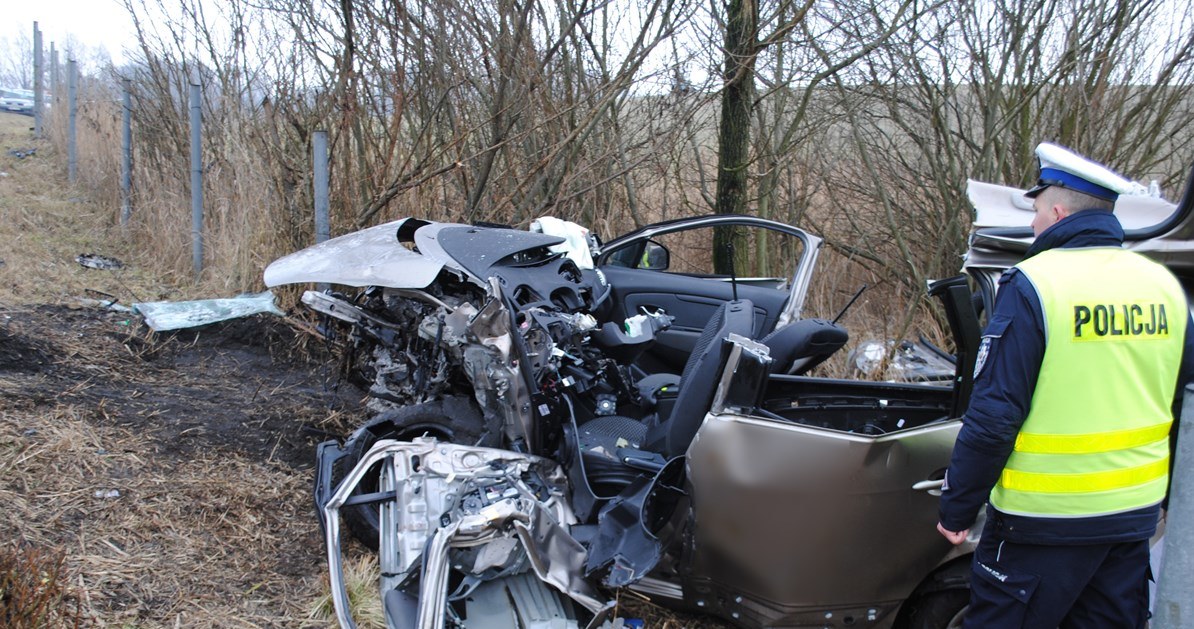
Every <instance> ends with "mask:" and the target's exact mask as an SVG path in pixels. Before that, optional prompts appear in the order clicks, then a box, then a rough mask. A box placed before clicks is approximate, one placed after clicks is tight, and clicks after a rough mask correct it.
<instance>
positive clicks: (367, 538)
mask: <svg viewBox="0 0 1194 629" xmlns="http://www.w3.org/2000/svg"><path fill="white" fill-rule="evenodd" d="M497 424H498V420H497V418H493V420H492V421H487V418H486V417H485V415H484V414H482V412H481V411H480V410H479V409H478V408H477V406H476V404H474V403H473V402H472V401H471V400H468V399H465V398H459V397H452V398H446V399H443V400H436V401H432V402H425V403H423V404H415V405H411V406H403V407H401V408H396V409H394V410H391V411H386V412H384V413H382V414H380V415H378V416H377V417H375V418H374V419H373V420H371V421H370V422H369V423H368V424H365V425H364V426H362V427H360V428H358V429H357V430H356V431H355V432H353V433H352V435H350V436H349V438H348V440H347V441H345V442H344V449H345V450H347V451H348V454H347V456H346V457H345V458H344V459H342V460H341V461H340V463H339V465H338V469H337V473H336V475H335V477H334V478H333V482H334V484H335V485H338V484H339V483H340V481H341V480H342V479H343V478H344V477H345V476H347V475H348V472H350V471H351V470H352V468H354V467H356V464H357V463H358V462H359V461H360V460H361V458H363V457H364V456H365V454H366V453H368V452H369V449H370V448H372V447H373V445H374V444H376V443H377V442H378V441H380V440H382V439H397V440H400V441H410V440H411V439H414V438H415V437H422V436H424V435H427V436H432V437H435V438H436V439H439V440H440V441H449V442H452V443H457V444H461V445H476V446H484V447H490V448H493V447H497V446H499V445H500V443H501V427H500V425H497ZM379 472H380V467H378V468H375V469H373V470H370V472H369V474H366V475H365V477H364V478H363V479H362V480H361V482H360V484H358V485H357V487H356V489H355V490H354V491H353V492H352V493H353V495H354V496H355V495H361V494H368V493H373V492H376V491H377V477H378V474H379ZM340 514H341V516H342V517H343V519H344V523H345V525H346V527H347V528H348V532H349V534H350V535H352V537H353V538H355V539H356V540H357V541H358V542H360V543H362V544H364V545H365V546H366V547H367V548H369V549H371V550H377V536H378V509H377V505H376V504H361V505H353V506H349V507H344V508H343V509H341V511H340Z"/></svg>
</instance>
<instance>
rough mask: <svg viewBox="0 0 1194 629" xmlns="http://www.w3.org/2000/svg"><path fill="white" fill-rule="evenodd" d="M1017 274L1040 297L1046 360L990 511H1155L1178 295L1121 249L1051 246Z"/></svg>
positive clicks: (1157, 270)
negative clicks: (995, 509)
mask: <svg viewBox="0 0 1194 629" xmlns="http://www.w3.org/2000/svg"><path fill="white" fill-rule="evenodd" d="M1016 266H1017V267H1018V268H1019V269H1020V270H1021V271H1022V272H1023V273H1024V275H1025V276H1027V278H1028V279H1029V280H1030V281H1031V282H1032V284H1033V286H1034V287H1035V288H1036V292H1037V295H1038V296H1039V297H1040V300H1041V306H1042V309H1043V311H1044V317H1045V356H1044V360H1043V362H1042V364H1041V370H1040V375H1039V376H1038V377H1037V382H1036V389H1035V390H1034V392H1033V396H1032V404H1031V406H1030V407H1029V412H1028V418H1027V419H1026V420H1025V422H1024V425H1023V426H1022V427H1021V428H1020V434H1019V435H1018V436H1017V437H1016V444H1015V448H1014V450H1013V452H1012V454H1011V456H1010V457H1009V458H1008V460H1007V464H1006V465H1005V466H1004V469H1003V473H1002V474H1001V476H1000V478H999V482H998V483H997V484H996V485H995V488H994V489H993V490H992V492H991V504H993V505H994V506H995V508H997V509H999V510H1000V511H1002V512H1004V513H1010V514H1015V515H1027V516H1040V517H1089V516H1098V515H1107V514H1112V513H1121V512H1125V511H1131V510H1134V509H1140V508H1143V507H1147V506H1151V505H1154V504H1157V503H1159V502H1160V501H1161V500H1162V499H1163V498H1164V497H1165V490H1166V488H1167V487H1168V483H1169V428H1170V425H1171V424H1172V422H1173V416H1172V411H1171V404H1172V402H1173V396H1174V392H1175V388H1176V386H1177V377H1178V371H1179V369H1180V366H1181V356H1182V347H1183V345H1184V342H1185V336H1186V319H1187V316H1188V310H1187V306H1186V298H1185V294H1184V293H1183V291H1182V288H1181V286H1180V285H1179V284H1178V282H1177V280H1176V279H1175V278H1174V277H1173V275H1172V274H1170V273H1169V271H1168V270H1167V269H1165V267H1163V266H1161V265H1159V264H1157V263H1155V262H1152V261H1151V260H1148V259H1147V258H1145V257H1143V256H1140V255H1137V254H1135V253H1132V252H1129V251H1125V250H1123V249H1120V248H1111V247H1107V248H1104V247H1098V248H1084V249H1052V250H1049V251H1045V252H1043V253H1040V254H1037V255H1036V256H1033V257H1032V258H1029V259H1028V260H1025V261H1023V262H1021V263H1020V264H1018V265H1016Z"/></svg>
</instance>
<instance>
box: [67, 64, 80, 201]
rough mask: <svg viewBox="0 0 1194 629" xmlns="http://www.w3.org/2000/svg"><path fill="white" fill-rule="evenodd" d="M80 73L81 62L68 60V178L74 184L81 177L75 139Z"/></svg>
mask: <svg viewBox="0 0 1194 629" xmlns="http://www.w3.org/2000/svg"><path fill="white" fill-rule="evenodd" d="M78 75H79V64H78V62H76V61H75V60H74V59H71V60H70V61H67V62H66V92H67V101H68V103H67V112H68V114H67V115H68V116H69V117H70V122H69V124H68V125H67V131H66V155H67V158H66V173H67V178H68V179H69V180H70V182H71V183H72V184H73V183H75V182H76V181H77V180H78V178H79V147H78V144H77V142H76V141H75V140H76V138H75V131H76V129H77V126H78V125H77V124H76V121H75V118H76V117H78V110H79V108H78V102H77V101H78V94H77V92H78V91H79V89H78V85H77V84H78V82H79V79H78Z"/></svg>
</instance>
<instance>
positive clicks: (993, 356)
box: [940, 211, 1194, 544]
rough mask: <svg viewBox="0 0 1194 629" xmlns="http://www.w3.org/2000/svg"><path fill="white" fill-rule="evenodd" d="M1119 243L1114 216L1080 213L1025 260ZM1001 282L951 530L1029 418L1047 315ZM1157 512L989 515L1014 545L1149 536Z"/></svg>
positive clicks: (952, 484)
mask: <svg viewBox="0 0 1194 629" xmlns="http://www.w3.org/2000/svg"><path fill="white" fill-rule="evenodd" d="M1123 239H1124V232H1123V228H1122V227H1121V226H1120V224H1119V219H1117V218H1116V217H1115V216H1114V215H1113V214H1111V213H1109V212H1100V211H1085V212H1078V213H1075V214H1072V215H1070V216H1068V217H1066V218H1064V219H1062V220H1061V221H1059V222H1058V223H1056V224H1055V225H1053V226H1051V227H1050V228H1049V229H1047V230H1045V231H1044V233H1042V234H1041V235H1040V236H1039V237H1038V238H1037V239H1036V241H1035V242H1034V243H1033V244H1032V247H1030V248H1029V250H1028V253H1027V255H1026V257H1032V256H1033V255H1036V254H1037V253H1040V252H1042V251H1046V250H1049V249H1053V248H1058V247H1061V248H1074V247H1108V246H1119V245H1121V244H1122V243H1123ZM999 284H1000V289H999V293H998V297H997V298H996V299H995V307H994V308H993V310H992V312H991V316H990V321H989V323H988V324H987V327H986V329H985V330H984V331H983V336H984V338H990V349H989V354H988V357H987V359H986V362H985V364H984V365H983V366H982V369H981V370H980V371H979V374H978V376H977V378H976V379H975V382H974V392H973V393H972V396H971V398H970V408H969V409H967V411H966V415H965V416H964V418H963V420H962V429H961V431H960V432H959V433H958V441H957V443H956V444H955V445H954V451H953V458H952V460H951V461H950V464H949V473H948V474H947V476H946V484H945V487H944V488H943V491H942V495H941V507H940V517H941V525H942V526H944V527H945V528H946V529H948V530H950V531H962V530H965V529H968V528H970V527H971V526H972V525H973V524H974V521H975V518H976V517H977V516H978V511H979V509H980V508H981V507H982V506H983V505H984V504H985V503H986V502H987V499H988V498H989V496H990V492H991V488H992V487H994V485H995V483H996V482H997V481H998V479H999V475H1000V473H1001V472H1002V471H1003V466H1004V464H1005V463H1006V462H1007V458H1008V456H1009V455H1010V454H1011V452H1012V446H1013V445H1014V444H1015V439H1016V434H1017V433H1018V432H1019V431H1020V426H1021V425H1023V423H1024V420H1025V418H1027V416H1028V409H1029V403H1030V402H1031V400H1032V393H1033V389H1034V388H1035V387H1036V379H1037V374H1038V373H1040V369H1041V360H1042V358H1043V357H1044V355H1045V332H1044V316H1043V315H1042V313H1041V302H1040V299H1039V298H1038V297H1037V295H1036V290H1035V289H1034V288H1033V287H1032V284H1031V283H1030V282H1029V281H1028V278H1026V277H1025V276H1024V275H1023V274H1022V273H1020V272H1019V270H1018V269H1015V268H1012V269H1009V270H1008V271H1007V272H1005V273H1004V274H1003V276H1002V277H1001V278H1000V279H999ZM1186 330H1187V331H1186V344H1185V349H1184V351H1183V353H1182V366H1181V371H1180V373H1179V375H1178V383H1177V385H1178V386H1177V392H1176V393H1175V397H1176V400H1175V402H1174V404H1175V412H1176V410H1177V409H1179V408H1180V406H1179V405H1180V403H1181V391H1182V389H1183V387H1184V386H1185V384H1186V383H1187V382H1190V381H1191V379H1192V378H1194V319H1192V320H1191V321H1190V322H1189V323H1187V327H1186ZM1074 394H1075V395H1081V392H1080V391H1075V392H1074ZM1175 417H1176V415H1175ZM1177 426H1178V422H1177V421H1175V422H1174V432H1173V433H1171V440H1175V439H1176V436H1177V435H1176V429H1177ZM1171 445H1172V444H1171ZM1171 460H1172V459H1171ZM1159 509H1160V507H1159V506H1154V507H1147V508H1144V509H1138V510H1135V511H1130V512H1127V513H1117V514H1113V515H1106V516H1099V517H1091V518H1030V517H1023V516H1014V515H1009V514H1005V513H1000V512H998V511H997V510H996V509H995V508H994V507H992V506H988V508H987V517H988V519H990V520H992V524H993V525H995V526H996V527H997V530H999V531H1001V535H1002V536H1003V538H1005V539H1008V540H1011V541H1016V542H1020V543H1025V544H1099V543H1111V542H1124V541H1134V540H1140V539H1146V538H1148V537H1151V536H1152V534H1153V533H1154V532H1155V531H1156V526H1157V518H1158V516H1159V515H1160V512H1159Z"/></svg>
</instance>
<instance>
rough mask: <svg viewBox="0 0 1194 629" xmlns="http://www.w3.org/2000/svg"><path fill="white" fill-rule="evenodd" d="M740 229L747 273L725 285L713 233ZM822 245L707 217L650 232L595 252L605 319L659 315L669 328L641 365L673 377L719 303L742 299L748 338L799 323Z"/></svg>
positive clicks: (747, 222) (801, 235) (764, 225)
mask: <svg viewBox="0 0 1194 629" xmlns="http://www.w3.org/2000/svg"><path fill="white" fill-rule="evenodd" d="M719 227H736V228H739V229H742V230H744V237H743V239H742V242H745V243H747V245H748V247H749V252H748V255H747V256H746V258H747V260H748V265H749V267H750V269H749V270H750V271H751V273H750V274H744V275H743V276H742V277H736V278H731V277H729V276H727V275H722V274H716V273H714V272H713V265H712V259H713V256H712V242H713V231H714V229H716V228H719ZM820 247H821V239H820V238H818V237H817V236H814V235H812V234H809V233H807V232H805V231H804V230H801V229H798V228H796V227H792V226H790V225H786V224H783V223H779V222H776V221H771V220H766V219H761V218H756V217H751V216H737V215H714V216H703V217H695V218H687V219H679V220H674V221H668V222H664V223H657V224H654V225H649V226H647V227H644V228H642V229H639V230H637V231H635V232H632V233H630V234H627V235H625V236H622V237H619V238H617V239H615V240H612V241H610V242H609V243H607V244H605V245H604V246H602V247H601V249H600V252H599V254H598V256H597V266H598V268H599V269H600V270H601V271H602V273H604V274H605V277H606V279H607V281H608V282H609V284H610V286H611V287H612V290H611V296H610V306H609V308H610V312H609V313H608V315H607V316H608V317H609V318H610V319H612V320H615V321H617V320H622V319H626V318H629V317H632V316H635V315H637V314H641V313H643V312H644V311H649V312H657V311H664V312H666V313H667V314H668V315H670V316H672V317H673V318H674V321H673V323H672V326H671V328H670V329H668V330H666V331H664V332H661V333H659V334H657V335H656V339H657V342H656V343H655V345H653V346H652V348H651V349H650V350H648V351H647V352H646V354H645V355H644V356H643V357H642V358H641V359H640V361H639V365H640V366H641V367H643V369H644V370H645V371H647V372H672V373H679V372H680V371H682V370H683V368H684V363H685V361H686V360H687V358H688V355H689V354H690V353H691V352H692V348H693V347H694V346H695V345H696V341H697V339H698V337H699V336H700V333H701V331H702V330H703V329H704V327H705V323H706V322H708V321H709V318H710V317H711V316H712V315H713V312H714V311H715V310H716V309H717V307H718V306H720V305H721V304H722V303H725V302H727V301H730V300H732V299H734V298H735V295H736V296H737V297H738V298H741V299H749V300H750V301H751V302H752V303H753V304H754V308H755V330H754V332H755V334H756V336H761V335H764V334H766V333H768V332H770V331H771V330H773V329H774V328H775V327H776V326H777V325H779V324H782V323H787V322H790V321H792V320H795V319H797V318H799V317H800V314H801V309H802V308H803V305H804V299H805V296H806V293H807V291H808V284H809V281H810V279H811V277H812V272H813V267H814V266H815V264H816V259H817V254H818V253H819V250H820Z"/></svg>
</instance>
